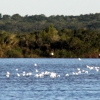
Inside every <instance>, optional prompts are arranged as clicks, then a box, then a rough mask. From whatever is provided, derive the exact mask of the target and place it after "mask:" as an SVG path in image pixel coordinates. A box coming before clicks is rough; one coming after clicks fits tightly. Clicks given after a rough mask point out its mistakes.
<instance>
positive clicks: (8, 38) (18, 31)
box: [0, 14, 100, 58]
mask: <svg viewBox="0 0 100 100" xmlns="http://www.w3.org/2000/svg"><path fill="white" fill-rule="evenodd" d="M99 53H100V14H94V15H93V14H90V15H81V16H50V17H46V16H44V15H35V16H25V17H22V16H20V15H19V14H15V15H13V16H9V15H4V16H3V17H2V15H1V17H0V57H2V58H12V57H16V58H22V57H28V58H31V57H35V58H37V57H56V58H59V57H64V58H72V57H73V58H75V57H98V55H99Z"/></svg>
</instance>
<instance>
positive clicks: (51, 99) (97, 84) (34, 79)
mask: <svg viewBox="0 0 100 100" xmlns="http://www.w3.org/2000/svg"><path fill="white" fill-rule="evenodd" d="M29 73H30V74H29ZM7 75H8V76H7ZM0 100H100V59H81V60H80V59H55V58H51V59H47V58H41V59H40V58H38V59H0Z"/></svg>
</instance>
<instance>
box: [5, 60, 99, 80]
mask: <svg viewBox="0 0 100 100" xmlns="http://www.w3.org/2000/svg"><path fill="white" fill-rule="evenodd" d="M79 60H81V59H79ZM36 66H38V65H37V64H36V63H35V64H34V67H36ZM15 70H16V76H17V77H20V76H23V77H24V76H25V77H29V76H32V75H33V73H32V72H25V71H23V72H22V73H18V71H19V69H18V68H16V69H15ZM92 70H93V71H96V72H99V70H100V67H95V66H89V65H86V68H85V70H84V69H81V68H77V69H76V71H75V72H72V73H70V74H69V73H66V74H65V77H68V76H70V75H81V74H89V72H90V71H92ZM10 75H11V73H10V72H9V71H7V72H6V77H7V78H9V77H10ZM33 76H34V77H35V78H44V77H45V76H49V77H50V78H57V77H61V75H60V74H58V73H55V72H49V71H44V72H39V70H38V69H37V67H36V69H35V75H33Z"/></svg>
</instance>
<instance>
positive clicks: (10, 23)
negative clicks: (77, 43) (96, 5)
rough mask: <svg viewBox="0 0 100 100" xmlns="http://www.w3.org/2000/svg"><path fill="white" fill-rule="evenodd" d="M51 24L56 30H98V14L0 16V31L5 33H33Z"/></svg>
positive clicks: (99, 22)
mask: <svg viewBox="0 0 100 100" xmlns="http://www.w3.org/2000/svg"><path fill="white" fill-rule="evenodd" d="M50 24H53V25H54V26H55V28H56V29H57V30H61V29H63V28H67V29H89V30H100V14H99V13H96V14H89V15H87V14H86V15H80V16H63V15H61V16H59V15H57V16H54V15H52V16H49V17H46V16H45V15H43V14H41V15H31V16H28V15H26V16H24V17H23V16H20V15H19V14H14V15H12V16H10V15H2V14H0V30H5V31H7V32H34V31H38V30H43V29H45V28H46V27H48V26H49V25H50Z"/></svg>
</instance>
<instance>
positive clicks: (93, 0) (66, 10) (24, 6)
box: [0, 0, 100, 16]
mask: <svg viewBox="0 0 100 100" xmlns="http://www.w3.org/2000/svg"><path fill="white" fill-rule="evenodd" d="M0 13H1V14H2V15H6V14H7V15H11V16H12V15H14V14H19V15H21V16H25V15H40V14H44V15H46V16H51V15H65V16H69V15H73V16H76V15H81V14H83V15H84V14H90V13H100V0H0Z"/></svg>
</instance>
